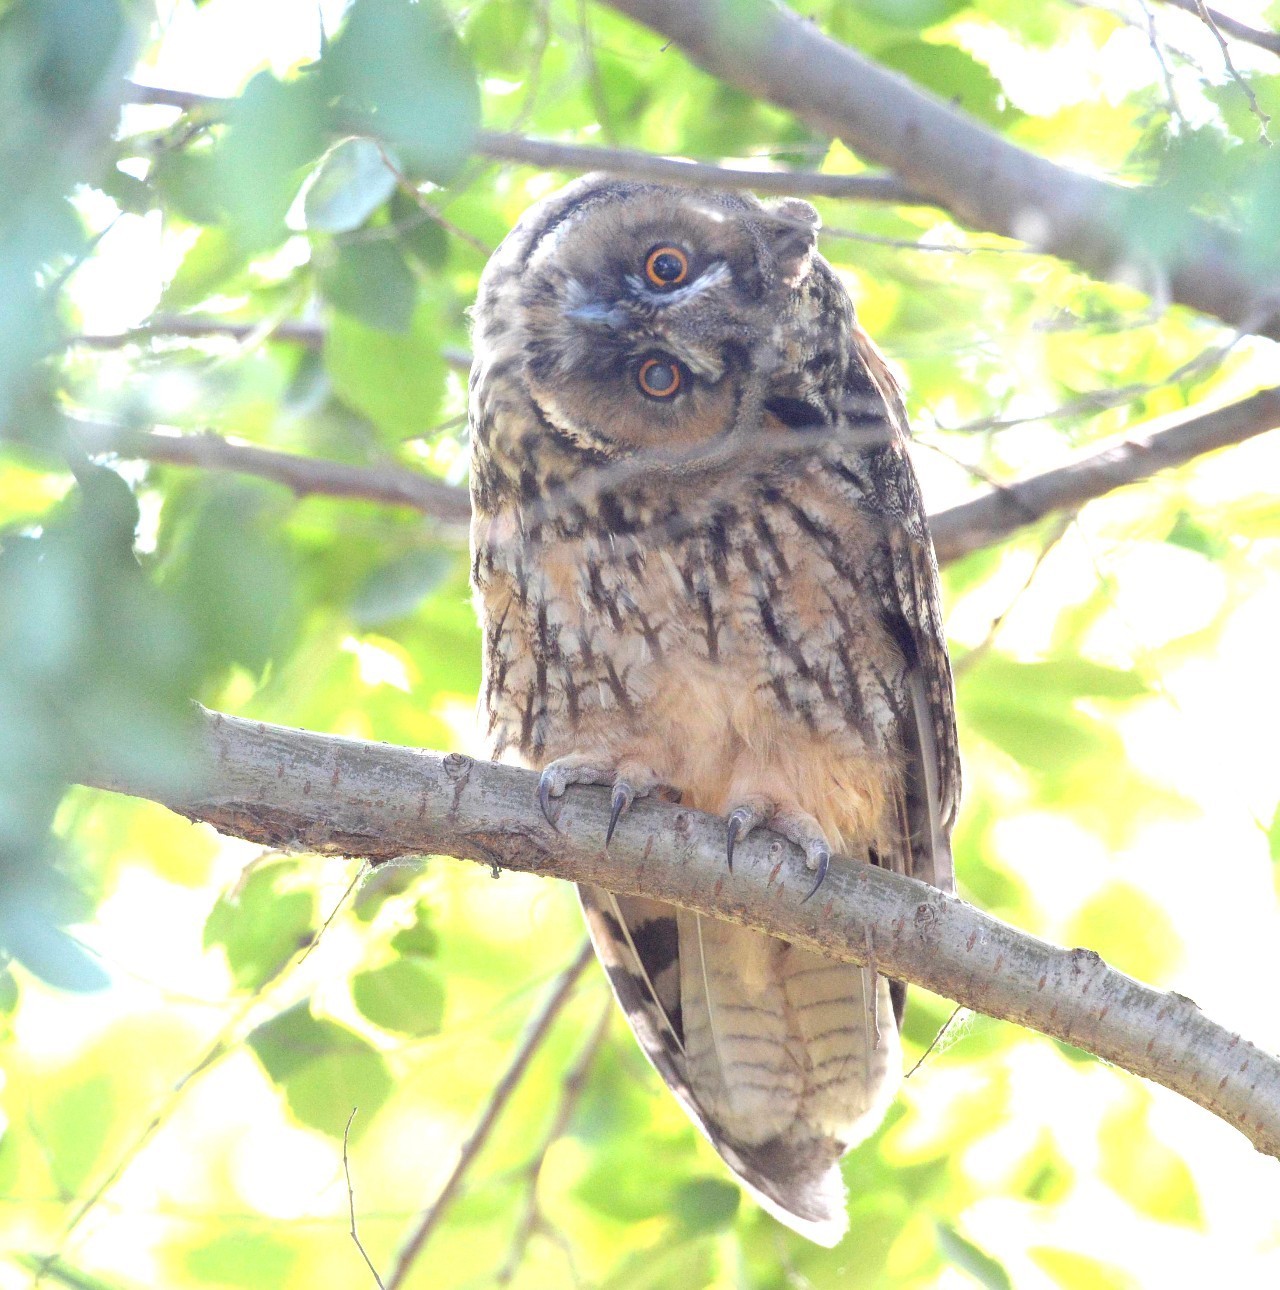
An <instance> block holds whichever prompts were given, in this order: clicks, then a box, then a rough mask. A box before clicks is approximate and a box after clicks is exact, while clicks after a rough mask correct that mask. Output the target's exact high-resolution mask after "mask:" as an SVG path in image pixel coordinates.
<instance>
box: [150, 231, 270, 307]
mask: <svg viewBox="0 0 1280 1290" xmlns="http://www.w3.org/2000/svg"><path fill="white" fill-rule="evenodd" d="M248 263H249V256H248V252H246V251H245V250H244V249H243V247H241V246H240V244H239V243H238V242H237V241H236V240H235V239H234V238H233V237H232V236H231V234H230V233H229V232H227V230H226V229H223V228H204V229H201V230H200V233H199V235H198V236H197V237H196V240H195V241H194V242H192V244H191V245H190V247H188V248H187V253H186V255H184V256H183V257H182V263H181V264H179V265H178V270H177V272H176V273H175V274H174V275H173V277H172V278H171V279H170V280H169V285H168V286H167V287H165V289H164V294H163V295H162V296H161V298H160V305H161V307H162V308H163V309H167V310H183V309H192V308H194V307H195V306H196V305H199V304H203V303H204V301H206V300H207V299H208V298H209V297H210V296H212V295H216V294H218V292H219V290H220V289H221V288H223V287H225V286H226V285H227V284H228V283H229V282H230V281H231V280H232V279H233V278H235V277H237V276H239V275H240V274H241V273H243V272H244V270H245V268H246V267H247V266H248Z"/></svg>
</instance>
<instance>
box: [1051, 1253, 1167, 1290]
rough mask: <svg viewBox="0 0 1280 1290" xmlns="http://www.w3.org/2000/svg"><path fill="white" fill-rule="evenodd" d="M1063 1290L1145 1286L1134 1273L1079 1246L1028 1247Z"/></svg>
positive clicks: (1132, 1289)
mask: <svg viewBox="0 0 1280 1290" xmlns="http://www.w3.org/2000/svg"><path fill="white" fill-rule="evenodd" d="M1027 1254H1028V1255H1029V1256H1030V1257H1031V1259H1032V1261H1033V1262H1035V1263H1036V1264H1037V1265H1038V1266H1039V1267H1042V1268H1043V1269H1044V1270H1045V1271H1046V1272H1047V1273H1048V1274H1049V1275H1050V1276H1051V1277H1052V1278H1053V1279H1054V1283H1055V1284H1056V1285H1058V1286H1060V1287H1061V1288H1062V1290H1141V1288H1140V1286H1139V1284H1138V1282H1137V1281H1136V1280H1135V1279H1134V1277H1133V1276H1132V1275H1131V1274H1130V1273H1128V1272H1126V1271H1124V1269H1123V1268H1117V1267H1115V1266H1113V1265H1112V1264H1109V1263H1102V1262H1100V1261H1099V1260H1098V1259H1092V1258H1090V1257H1089V1256H1088V1255H1087V1254H1080V1253H1078V1252H1077V1251H1076V1250H1055V1249H1052V1248H1050V1247H1049V1246H1047V1245H1038V1246H1033V1247H1031V1248H1030V1249H1028V1250H1027Z"/></svg>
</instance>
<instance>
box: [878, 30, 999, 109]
mask: <svg viewBox="0 0 1280 1290" xmlns="http://www.w3.org/2000/svg"><path fill="white" fill-rule="evenodd" d="M876 58H877V61H878V62H881V63H883V64H884V65H885V66H886V67H890V68H893V70H894V71H898V72H901V73H902V74H903V75H904V76H909V77H910V78H911V79H912V80H913V81H915V82H916V84H917V85H923V86H924V88H925V89H928V90H932V91H933V92H934V93H935V94H937V95H938V96H939V97H940V98H944V99H946V100H947V101H948V102H950V103H954V104H956V105H957V106H958V107H961V108H963V109H964V111H965V112H967V113H968V114H969V115H970V116H974V117H977V118H978V119H979V120H980V121H987V122H990V123H991V124H993V125H998V124H1002V123H1006V124H1007V122H1008V121H1009V120H1010V118H1014V117H1017V116H1019V115H1020V113H1018V112H1017V110H1016V109H1013V108H1010V107H1009V106H1008V103H1007V101H1006V99H1005V95H1004V87H1003V86H1002V85H1001V84H1000V82H999V81H998V80H996V78H995V77H994V76H993V75H992V74H991V72H990V71H989V70H988V69H987V68H985V67H984V66H983V65H982V64H981V63H980V62H978V60H977V59H976V58H974V57H973V56H972V55H971V54H966V53H965V51H964V50H963V49H957V48H956V47H955V46H954V45H934V44H928V43H926V42H925V41H920V40H911V41H903V42H901V43H900V44H896V45H890V46H889V47H888V48H887V49H881V50H879V51H878V52H877V55H876Z"/></svg>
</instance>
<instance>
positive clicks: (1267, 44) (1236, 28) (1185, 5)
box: [1163, 0, 1280, 54]
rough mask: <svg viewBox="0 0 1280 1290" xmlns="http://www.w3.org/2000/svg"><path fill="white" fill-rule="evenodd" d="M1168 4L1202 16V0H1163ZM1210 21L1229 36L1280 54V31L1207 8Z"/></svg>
mask: <svg viewBox="0 0 1280 1290" xmlns="http://www.w3.org/2000/svg"><path fill="white" fill-rule="evenodd" d="M1163 2H1164V3H1165V4H1167V5H1172V6H1173V8H1175V9H1181V10H1183V11H1184V12H1185V13H1189V14H1194V15H1195V16H1196V17H1197V18H1198V17H1200V9H1201V3H1200V0H1163ZM1205 12H1206V13H1208V15H1209V18H1210V21H1211V22H1212V24H1213V25H1214V26H1215V27H1217V28H1218V30H1219V31H1223V32H1225V33H1226V34H1227V35H1228V36H1233V37H1234V38H1235V39H1236V40H1242V41H1244V42H1245V43H1246V44H1249V45H1256V46H1257V47H1258V48H1259V49H1265V50H1267V52H1268V53H1272V54H1280V33H1277V32H1274V31H1259V30H1258V28H1257V27H1250V26H1247V25H1246V24H1245V23H1243V22H1240V21H1239V20H1238V19H1235V18H1232V17H1229V16H1228V15H1227V14H1225V13H1220V12H1219V11H1218V10H1217V9H1206V10H1205Z"/></svg>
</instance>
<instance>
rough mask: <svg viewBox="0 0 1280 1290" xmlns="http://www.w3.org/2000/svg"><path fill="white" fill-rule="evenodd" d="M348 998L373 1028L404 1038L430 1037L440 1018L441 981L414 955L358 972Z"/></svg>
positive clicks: (442, 1000)
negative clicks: (379, 1028)
mask: <svg viewBox="0 0 1280 1290" xmlns="http://www.w3.org/2000/svg"><path fill="white" fill-rule="evenodd" d="M351 995H352V998H353V999H355V1003H356V1007H357V1008H359V1009H360V1011H361V1013H363V1014H364V1016H366V1017H368V1018H369V1020H370V1021H372V1022H373V1024H374V1025H375V1026H381V1027H382V1028H383V1029H384V1030H396V1031H399V1032H400V1033H401V1034H404V1035H414V1036H416V1037H419V1038H421V1037H422V1036H423V1035H434V1034H436V1033H437V1031H439V1029H440V1022H441V1020H442V1018H443V1017H444V981H443V979H442V978H441V976H440V974H439V973H438V972H437V971H436V969H435V968H433V967H432V966H431V964H430V963H429V962H427V961H426V960H425V959H421V958H418V957H416V956H411V957H410V956H407V957H404V958H400V959H396V960H395V962H393V963H388V964H386V965H385V966H383V967H380V968H373V969H371V970H370V971H368V972H360V973H358V974H357V975H356V976H355V978H354V979H353V980H352V982H351Z"/></svg>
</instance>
